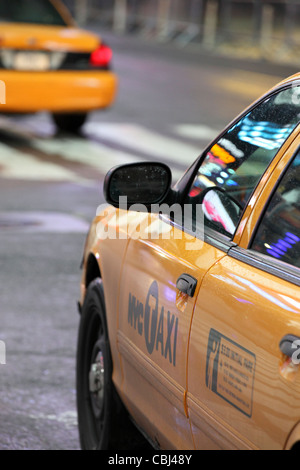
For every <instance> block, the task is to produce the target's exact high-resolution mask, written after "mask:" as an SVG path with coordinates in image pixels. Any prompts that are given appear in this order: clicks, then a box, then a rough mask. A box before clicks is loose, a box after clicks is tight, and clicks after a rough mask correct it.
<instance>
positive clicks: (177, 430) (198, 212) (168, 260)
mask: <svg viewBox="0 0 300 470" xmlns="http://www.w3.org/2000/svg"><path fill="white" fill-rule="evenodd" d="M299 122H300V74H299V75H295V76H293V77H291V78H289V79H287V80H285V81H283V82H282V83H280V84H279V85H278V86H276V87H275V88H273V89H272V90H271V91H270V92H269V93H267V94H266V95H264V96H263V97H262V98H260V99H259V100H258V101H256V102H255V103H254V104H252V105H251V107H249V108H248V109H247V110H246V111H245V112H244V113H243V114H241V115H240V116H239V117H238V118H237V119H236V120H235V121H234V122H232V123H231V124H230V125H229V126H228V127H227V129H225V130H224V132H223V133H222V134H221V135H220V136H218V137H217V138H216V140H215V141H214V142H212V144H211V145H210V146H209V147H208V148H207V149H206V150H205V151H204V153H203V154H202V155H200V156H199V158H197V159H196V161H195V163H194V164H193V165H192V166H191V167H190V168H189V169H188V170H187V171H186V173H185V174H184V175H183V176H182V178H181V179H180V180H179V181H178V182H177V183H176V184H175V186H173V187H172V186H170V183H171V173H170V170H169V168H168V167H167V166H166V165H164V164H159V163H151V162H146V163H140V164H131V165H124V166H121V167H117V168H114V169H112V170H111V171H110V172H109V173H108V175H107V176H106V180H105V187H104V189H105V196H106V200H107V202H109V206H107V207H103V208H102V207H100V208H99V211H98V215H97V217H96V218H95V220H94V222H93V224H92V226H91V228H90V231H89V234H88V237H87V240H86V246H85V251H84V257H83V275H82V284H81V292H82V294H81V299H80V302H79V304H80V312H81V319H80V326H79V336H78V352H77V402H78V418H79V430H80V438H81V445H82V448H85V449H90V448H98V449H107V448H110V449H112V448H114V449H124V448H126V447H127V448H129V449H132V448H133V446H134V443H135V442H137V441H136V440H135V438H133V437H132V434H131V433H132V428H131V424H130V422H131V421H130V420H129V417H130V418H131V419H132V422H134V423H135V425H136V427H137V429H139V431H141V433H142V434H143V435H144V436H146V437H147V439H148V441H149V442H150V443H151V445H153V447H155V448H159V449H168V450H170V449H291V448H297V447H299V443H300V369H299V367H300V365H299V363H300V290H299V285H300V185H299V178H300V126H299Z"/></svg>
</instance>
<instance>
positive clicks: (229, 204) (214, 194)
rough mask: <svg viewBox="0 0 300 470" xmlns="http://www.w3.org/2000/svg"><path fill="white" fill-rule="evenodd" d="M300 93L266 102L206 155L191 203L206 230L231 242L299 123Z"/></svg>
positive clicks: (298, 90) (284, 94) (297, 89)
mask: <svg viewBox="0 0 300 470" xmlns="http://www.w3.org/2000/svg"><path fill="white" fill-rule="evenodd" d="M299 93H300V87H295V86H293V87H291V88H288V89H284V90H281V91H280V92H278V93H277V94H274V95H272V96H271V97H269V98H268V99H266V100H264V101H263V102H261V103H260V104H258V105H257V106H256V107H255V108H254V109H252V110H251V111H250V112H249V113H248V114H246V115H244V116H243V117H242V118H241V119H240V120H239V121H238V122H237V123H235V124H234V125H233V126H232V127H231V128H230V129H229V130H228V131H227V132H226V133H225V134H224V135H223V136H222V137H221V138H220V139H219V140H218V141H217V142H216V143H215V144H214V145H213V146H212V147H211V148H210V149H209V151H208V152H207V153H206V155H205V157H204V160H203V161H202V164H201V165H200V167H199V170H198V173H197V176H196V178H195V180H194V182H193V184H192V186H191V188H190V190H189V193H188V201H187V202H188V203H190V204H192V206H195V205H197V204H201V205H202V210H203V213H204V223H205V226H209V227H211V228H213V229H214V230H216V231H217V232H220V233H223V234H225V235H227V236H229V237H230V238H232V236H233V235H234V232H235V229H236V227H237V225H238V222H239V220H240V217H241V214H242V212H243V209H244V207H245V206H246V205H247V203H248V201H249V199H250V196H251V194H252V192H253V191H254V189H255V187H256V185H257V183H258V182H259V180H260V178H261V176H262V175H263V173H264V172H265V170H266V169H267V167H268V165H269V164H270V162H271V161H272V159H273V158H274V156H275V155H276V153H277V152H278V150H279V148H280V147H281V146H282V144H283V143H284V142H285V140H286V139H287V138H288V136H289V135H290V133H291V132H292V130H293V129H294V128H295V127H296V125H297V124H298V122H299V116H300V100H299ZM209 188H214V189H212V190H211V189H209ZM204 193H206V194H207V196H205V198H204ZM208 196H209V197H208ZM192 213H193V214H194V213H195V211H193V212H192ZM193 217H194V215H193ZM193 222H194V226H195V225H196V230H197V220H195V221H193Z"/></svg>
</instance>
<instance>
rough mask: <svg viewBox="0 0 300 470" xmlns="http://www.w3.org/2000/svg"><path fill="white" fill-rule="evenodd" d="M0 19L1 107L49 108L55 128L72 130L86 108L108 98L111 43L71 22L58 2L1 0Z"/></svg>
mask: <svg viewBox="0 0 300 470" xmlns="http://www.w3.org/2000/svg"><path fill="white" fill-rule="evenodd" d="M0 21H1V23H0V80H2V81H3V82H4V83H5V86H6V103H5V104H2V105H1V110H2V112H17V113H30V112H37V111H49V112H50V113H52V115H53V118H54V121H55V123H56V124H57V126H58V127H59V128H61V129H64V130H69V131H76V130H78V129H79V128H80V126H82V124H83V123H84V122H85V119H86V116H87V114H88V113H89V112H90V111H93V110H96V109H101V108H106V107H108V106H110V105H111V104H112V103H113V101H114V99H115V95H116V89H117V78H116V75H115V74H114V73H113V72H112V70H111V59H112V51H111V49H110V48H109V47H108V46H107V45H106V44H105V43H104V42H103V41H102V39H101V38H100V37H99V36H97V35H96V34H93V33H91V32H88V31H84V30H81V29H79V28H78V27H76V25H75V23H74V21H73V20H72V18H71V16H70V14H69V12H68V11H67V10H66V9H65V7H64V6H63V4H62V3H60V2H59V1H57V0H22V1H19V0H10V1H9V2H6V1H4V0H1V1H0Z"/></svg>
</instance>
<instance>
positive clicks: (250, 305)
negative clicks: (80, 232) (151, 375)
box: [187, 143, 300, 449]
mask: <svg viewBox="0 0 300 470" xmlns="http://www.w3.org/2000/svg"><path fill="white" fill-rule="evenodd" d="M296 147H297V145H296V143H294V144H293V146H292V147H291V149H290V152H289V155H288V157H289V158H290V155H291V153H294V156H293V158H292V161H291V163H290V162H289V163H288V165H287V167H285V165H286V160H287V158H286V156H285V158H283V160H282V161H281V162H280V163H279V164H278V166H277V168H276V170H275V171H274V173H273V175H272V177H271V178H270V180H269V181H268V183H267V184H266V185H265V186H264V188H263V191H262V194H261V196H260V198H259V200H258V202H257V204H256V205H255V209H254V211H253V212H252V214H251V217H249V219H248V221H247V224H246V226H245V230H244V232H243V235H242V237H241V240H240V242H239V246H236V247H233V248H231V249H230V250H229V252H228V256H225V257H223V258H222V259H220V260H219V261H218V262H217V263H216V264H215V265H214V266H213V267H212V268H211V269H210V271H209V272H208V274H207V275H206V276H205V278H204V280H203V282H202V285H201V288H200V292H199V295H198V299H197V305H196V308H195V313H194V317H193V323H192V328H191V342H190V348H189V359H188V362H189V364H188V399H187V404H188V410H189V416H190V420H191V425H192V430H193V436H194V439H195V444H196V447H197V448H202V447H203V439H202V436H203V433H204V432H205V433H206V434H207V435H208V436H210V437H211V448H213V449H249V448H252V449H257V448H262V449H283V448H284V447H285V443H286V442H287V439H288V437H289V434H290V433H291V431H292V429H294V428H295V426H296V424H297V423H298V422H299V420H300V412H299V409H300V398H299V397H300V396H299V387H300V371H299V362H300V361H299V344H300V341H299V338H300V322H299V318H300V317H299V315H300V302H299V286H300V222H299V221H300V204H299V203H300V184H299V182H300V151H298V150H296ZM263 209H264V210H263ZM254 229H255V230H254Z"/></svg>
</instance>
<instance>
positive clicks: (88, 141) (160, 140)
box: [0, 118, 217, 184]
mask: <svg viewBox="0 0 300 470" xmlns="http://www.w3.org/2000/svg"><path fill="white" fill-rule="evenodd" d="M7 121H8V122H6V121H5V120H3V119H1V120H0V125H1V127H2V128H4V129H6V130H7V131H8V132H9V131H10V132H12V133H13V132H15V133H16V134H17V135H18V134H19V135H22V136H23V137H24V136H25V137H26V139H27V140H28V143H29V146H30V147H32V148H33V149H34V150H38V151H40V152H42V153H44V154H46V155H47V156H52V157H53V156H58V157H60V158H62V159H64V160H67V161H71V162H77V163H81V164H84V165H86V166H89V167H91V168H95V169H96V170H97V171H98V172H99V173H101V174H103V175H105V174H106V173H107V172H108V171H109V170H110V169H111V168H112V167H114V166H117V165H122V164H125V163H134V162H139V161H144V160H154V159H156V160H160V161H165V162H167V163H169V165H170V166H171V169H172V174H173V181H177V180H178V179H179V178H180V177H181V176H182V174H183V172H184V171H185V170H186V168H188V167H189V166H190V164H191V163H192V162H193V161H194V160H195V158H196V157H197V156H198V155H199V154H200V153H201V152H202V150H203V149H201V148H200V146H197V145H194V144H193V145H191V144H188V143H185V142H182V140H180V137H184V138H191V139H197V140H200V141H201V140H202V141H204V140H206V141H209V140H211V139H212V137H213V136H216V135H217V131H215V130H214V129H211V128H210V127H208V126H204V125H191V124H180V125H176V126H175V125H174V126H173V127H170V129H171V131H172V132H173V133H174V134H175V137H174V138H171V137H166V136H164V135H162V134H160V133H158V132H154V131H151V130H149V129H147V128H145V127H143V126H140V125H138V124H126V123H96V122H91V123H87V124H86V125H85V127H84V131H83V132H84V134H85V136H86V138H84V137H77V136H72V137H71V136H70V137H63V136H57V137H56V136H51V134H50V135H49V134H47V133H43V132H42V131H41V132H39V131H38V130H37V128H36V125H34V126H33V128H32V126H31V123H30V122H29V123H28V122H24V123H23V125H22V123H20V122H18V123H17V124H18V125H17V127H16V128H15V126H13V125H12V124H13V119H11V118H8V119H7ZM9 123H11V129H9V127H10V126H9ZM4 124H5V125H4ZM41 127H42V126H41ZM178 137H179V138H178ZM105 142H106V143H105ZM114 145H115V146H116V147H117V148H114ZM29 152H30V149H29V150H28V149H26V151H25V152H23V151H21V149H20V150H18V149H15V148H11V147H9V145H6V144H3V143H0V176H1V177H3V178H14V179H25V180H44V181H47V180H50V181H51V180H54V181H74V182H78V183H82V184H90V183H91V181H89V182H88V181H87V180H86V179H84V178H82V177H81V175H80V174H79V171H80V170H77V173H76V172H75V171H71V170H69V169H67V168H64V165H63V162H62V163H61V164H58V163H52V162H46V161H42V159H41V158H40V159H38V158H36V157H34V156H31V155H29V154H28V153H29ZM139 153H140V154H141V155H140V156H139V155H138V154H139ZM41 157H42V156H41Z"/></svg>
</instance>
